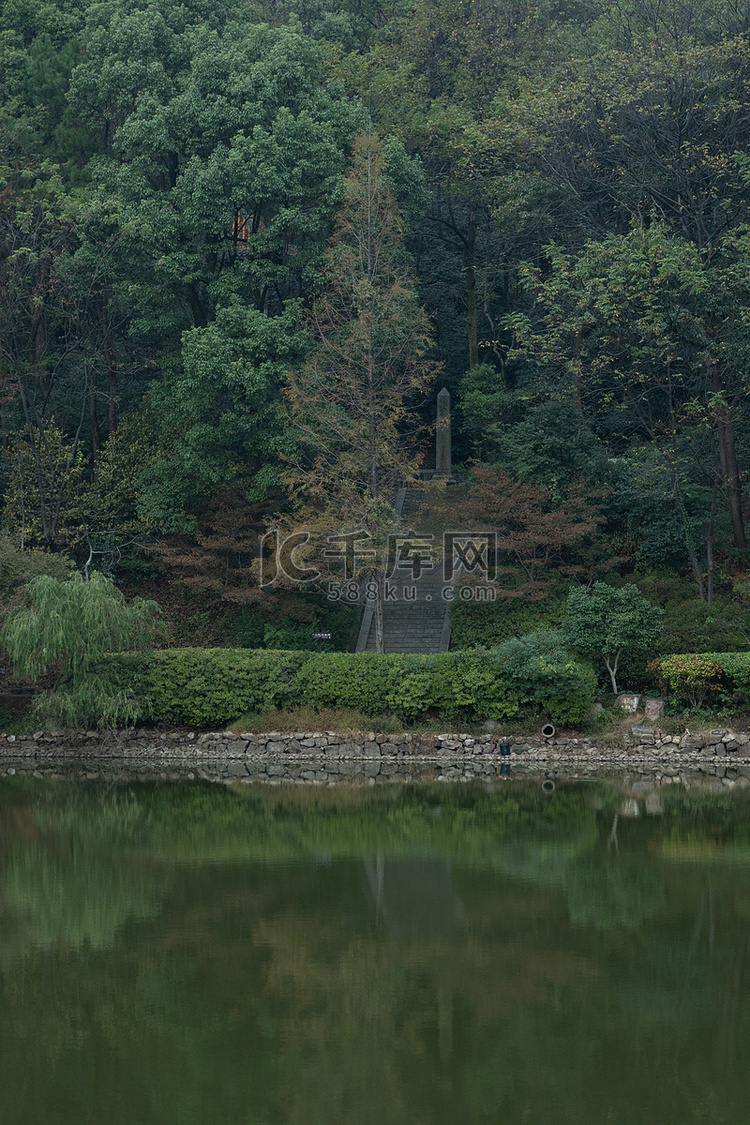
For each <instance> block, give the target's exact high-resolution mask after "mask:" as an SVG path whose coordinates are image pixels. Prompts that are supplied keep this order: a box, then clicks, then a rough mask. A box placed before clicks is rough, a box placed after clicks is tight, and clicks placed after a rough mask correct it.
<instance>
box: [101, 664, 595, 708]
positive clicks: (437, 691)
mask: <svg viewBox="0 0 750 1125" xmlns="http://www.w3.org/2000/svg"><path fill="white" fill-rule="evenodd" d="M109 659H110V662H112V663H114V666H115V668H116V669H117V679H118V681H119V685H120V686H121V687H122V689H123V690H127V691H129V692H131V693H133V694H135V695H136V696H137V698H138V699H139V700H140V702H141V719H143V720H147V721H152V722H157V723H159V722H166V723H174V724H178V725H187V726H197V727H216V726H223V725H225V724H226V723H228V722H230V721H231V720H233V719H236V718H238V717H239V716H240V715H245V714H258V713H262V712H263V711H266V710H269V709H271V708H279V709H281V710H291V709H292V708H294V707H295V706H299V705H302V704H304V705H307V706H309V707H312V708H314V709H321V708H323V707H350V708H355V709H356V710H358V711H363V712H364V713H365V714H368V715H378V714H383V713H385V712H389V711H390V712H393V713H394V714H396V715H397V716H398V717H399V718H400V719H402V720H404V721H407V722H410V721H414V720H416V719H419V718H421V717H423V716H427V715H432V716H433V717H435V718H441V719H445V720H450V721H457V720H461V719H464V720H466V721H469V722H471V721H477V720H479V721H481V720H484V719H499V720H502V719H509V718H512V717H513V716H515V715H519V714H521V713H522V712H526V713H531V714H533V713H535V712H539V711H541V712H544V713H545V714H547V715H549V716H550V718H551V719H552V720H553V721H555V722H560V723H562V722H568V723H575V722H579V721H580V720H581V719H583V718H584V717H585V716H586V714H587V713H588V710H589V708H590V706H591V703H592V702H593V698H594V688H595V681H594V677H593V675H592V673H591V671H590V669H587V668H586V667H585V666H582V665H580V664H577V663H575V662H573V661H571V660H567V661H566V662H565V663H564V664H560V665H559V666H558V665H555V664H550V663H547V662H544V661H542V660H541V659H540V660H539V669H538V674H537V675H524V676H520V675H518V670H517V669H515V668H511V667H510V665H509V662H508V661H507V659H505V658H503V657H501V656H500V655H499V654H494V653H491V652H487V651H484V650H477V651H474V652H463V653H462V652H457V653H445V654H440V655H431V656H407V655H390V654H389V655H383V654H381V653H356V654H355V653H344V652H318V653H312V652H283V651H275V650H274V651H272V650H268V649H258V650H248V649H166V650H162V651H158V652H154V653H151V654H150V655H148V656H145V657H144V656H112V657H110V658H109Z"/></svg>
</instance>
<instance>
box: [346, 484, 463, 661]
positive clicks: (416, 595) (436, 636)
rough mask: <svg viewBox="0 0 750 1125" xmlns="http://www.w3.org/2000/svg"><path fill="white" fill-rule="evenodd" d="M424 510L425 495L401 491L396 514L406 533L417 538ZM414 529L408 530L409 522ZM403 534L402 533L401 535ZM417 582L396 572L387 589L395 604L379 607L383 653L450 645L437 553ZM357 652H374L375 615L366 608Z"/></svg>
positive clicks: (425, 650)
mask: <svg viewBox="0 0 750 1125" xmlns="http://www.w3.org/2000/svg"><path fill="white" fill-rule="evenodd" d="M424 507H425V493H424V492H423V491H422V490H419V489H414V488H404V489H401V490H400V492H399V495H398V497H397V499H396V510H397V512H399V514H400V515H401V517H402V519H403V522H404V525H405V527H406V529H407V530H414V531H415V532H416V533H417V534H419V523H418V521H419V516H420V513H421V512H422V511H423V510H424ZM411 519H413V520H414V524H416V527H412V525H411V524H410V520H411ZM404 534H406V532H405V533H404ZM430 561H431V562H432V569H431V570H428V569H424V570H423V571H422V573H421V574H420V575H419V577H418V578H414V577H413V575H412V573H411V571H409V570H402V571H396V573H395V574H394V576H393V577H392V578H391V579H390V585H391V587H392V589H393V591H394V593H395V598H396V600H394V601H386V602H385V603H384V605H383V634H384V643H385V651H386V652H409V653H430V652H447V651H448V647H449V645H450V620H449V617H448V603H447V602H446V601H445V600H444V598H443V587H444V585H445V583H444V582H443V570H442V561H441V558H440V552H439V551H438V550H437V549H436V550H435V552H434V557H433V558H432V559H431V560H430ZM356 651H357V652H374V651H375V614H374V611H373V608H372V606H369V605H366V606H365V610H364V613H363V616H362V624H361V626H360V630H359V637H358V639H357V646H356Z"/></svg>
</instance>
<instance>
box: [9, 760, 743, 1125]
mask: <svg viewBox="0 0 750 1125" xmlns="http://www.w3.org/2000/svg"><path fill="white" fill-rule="evenodd" d="M746 792H747V791H745V792H743V793H741V794H739V793H735V794H730V793H727V794H726V795H724V794H717V793H709V792H702V791H699V790H696V789H690V790H689V791H685V790H682V789H681V788H680V787H679V786H671V787H670V789H669V791H668V792H666V793H665V794H662V793H660V794H659V796H658V799H657V798H656V797H654V796H653V795H652V798H651V803H650V805H649V808H650V810H651V813H652V814H653V815H647V814H646V804H645V797H644V795H643V794H641V795H636V799H637V805H634V804H633V798H632V795H631V796H630V798H627V799H626V798H625V797H624V795H623V793H622V792H620V791H618V790H617V788H616V787H612V786H609V787H608V786H605V785H603V784H579V785H570V786H563V785H558V786H557V788H556V790H555V792H554V793H551V794H545V793H544V792H543V791H542V789H541V786H540V785H538V784H530V783H528V784H524V783H522V782H518V781H509V782H507V783H505V784H504V783H503V782H498V784H497V785H496V786H494V787H493V786H488V785H485V786H482V785H480V784H470V785H440V786H437V785H414V786H403V785H402V786H389V785H384V786H379V787H377V788H355V787H346V786H339V787H336V788H331V789H327V788H319V787H296V788H293V787H285V786H280V787H274V788H271V787H260V786H237V787H234V788H230V787H225V786H219V785H214V786H212V785H208V784H201V783H197V782H196V783H192V784H189V783H185V784H147V783H139V784H134V785H123V786H110V787H108V786H106V785H104V784H102V783H100V782H91V783H88V784H83V783H74V782H71V781H64V780H61V781H52V780H49V779H34V778H31V777H14V778H2V779H0V926H1V929H0V936H1V940H0V972H1V974H2V977H1V980H2V984H1V989H2V993H1V997H0V1001H1V1002H0V1074H1V1077H2V1080H1V1081H0V1121H2V1122H3V1123H4V1125H40V1123H44V1125H87V1123H91V1125H282V1123H283V1125H352V1123H357V1125H369V1123H372V1125H376V1123H377V1125H456V1123H463V1125H480V1123H481V1125H484V1123H488V1125H489V1123H493V1125H496V1123H497V1125H499V1123H502V1125H516V1123H518V1125H547V1123H549V1125H553V1123H554V1125H672V1123H674V1125H692V1123H696V1125H697V1123H707V1125H708V1123H710V1125H734V1123H737V1125H740V1123H742V1125H745V1122H746V1121H747V1113H748V1109H747V1107H748V1105H750V1068H749V1067H748V1066H747V1065H746V1061H745V1059H744V1056H743V1053H742V1052H743V1050H744V1049H745V1048H746V1046H747V1045H748V1043H749V1042H750V962H749V960H748V958H749V955H750V801H748V799H747V797H746ZM634 812H638V813H640V815H639V816H637V817H635V816H633V815H632V814H633V813H634Z"/></svg>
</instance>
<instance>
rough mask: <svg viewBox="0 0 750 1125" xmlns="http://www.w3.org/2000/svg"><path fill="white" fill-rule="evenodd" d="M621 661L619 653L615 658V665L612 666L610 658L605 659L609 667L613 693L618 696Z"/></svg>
mask: <svg viewBox="0 0 750 1125" xmlns="http://www.w3.org/2000/svg"><path fill="white" fill-rule="evenodd" d="M619 659H620V654H619V652H618V654H617V656H616V657H615V662H614V664H610V662H609V657H608V656H605V657H604V663H605V664H606V665H607V671H608V672H609V678H610V680H611V681H612V691H613V692H614V693H615V695H617V664H618V661H619Z"/></svg>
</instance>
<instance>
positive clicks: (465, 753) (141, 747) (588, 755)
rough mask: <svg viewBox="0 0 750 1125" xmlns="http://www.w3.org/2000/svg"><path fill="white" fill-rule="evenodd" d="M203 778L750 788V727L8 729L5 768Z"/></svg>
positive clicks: (3, 743) (0, 753)
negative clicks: (595, 781) (619, 732)
mask: <svg viewBox="0 0 750 1125" xmlns="http://www.w3.org/2000/svg"><path fill="white" fill-rule="evenodd" d="M1 773H5V774H11V775H12V774H15V773H32V774H35V775H38V776H41V775H44V774H47V775H49V774H52V775H56V776H64V775H67V774H73V775H75V776H79V777H80V776H83V777H89V778H91V779H93V778H96V777H102V776H106V777H108V778H112V779H115V780H127V779H129V778H170V779H189V780H193V779H194V778H201V779H204V780H207V781H221V782H225V783H226V782H245V783H253V782H256V781H257V782H266V783H272V784H273V783H275V784H280V783H281V782H295V783H312V784H335V783H336V782H341V781H346V782H354V783H363V782H364V783H369V784H375V783H376V782H378V781H382V782H386V781H417V780H419V781H424V780H431V781H469V780H475V779H481V780H483V781H485V782H492V781H494V780H496V779H504V778H509V777H518V778H521V777H523V776H529V777H536V778H540V779H544V780H547V781H549V780H553V781H554V780H556V779H557V780H576V779H582V778H593V777H597V778H598V777H606V776H612V777H617V778H618V779H619V780H623V779H626V780H627V779H628V778H631V779H632V778H635V779H640V781H641V782H645V783H647V784H648V785H670V784H673V783H675V782H679V783H682V784H685V785H688V784H694V783H698V782H700V783H702V784H705V783H707V782H708V783H709V784H711V785H712V786H714V787H717V788H725V787H732V786H734V785H737V786H738V787H740V788H745V787H750V735H749V734H746V733H745V732H735V731H731V730H726V729H720V728H715V729H714V730H711V731H704V732H702V733H700V734H693V733H690V732H685V733H684V734H683V735H681V736H671V735H666V734H663V733H662V732H660V731H659V730H658V729H657V728H638V727H635V728H632V729H631V730H630V731H628V732H626V733H625V735H624V736H623V737H622V740H621V741H620V742H619V743H618V744H616V745H603V746H597V745H596V743H595V742H594V741H593V740H592V739H590V738H576V737H572V736H571V737H559V738H550V739H545V738H541V737H534V738H527V739H522V738H521V737H514V736H511V735H508V736H507V737H504V736H502V735H499V734H491V735H490V734H487V735H481V736H474V735H468V734H434V735H433V734H391V735H380V734H378V735H376V734H373V733H361V734H348V735H342V734H337V733H336V732H335V731H326V732H298V733H295V734H281V733H279V732H270V733H268V734H235V733H233V732H231V731H224V732H223V733H211V734H195V733H194V732H185V731H181V732H169V733H161V734H160V733H156V732H154V731H153V730H143V729H141V730H139V729H136V730H132V731H124V732H120V733H118V734H117V735H110V736H107V737H103V736H101V735H99V734H98V733H97V732H95V731H90V732H88V733H86V734H80V733H79V734H78V735H75V736H72V735H55V734H44V733H42V732H39V733H37V734H35V735H25V736H21V735H19V736H13V735H8V736H2V737H0V774H1Z"/></svg>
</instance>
